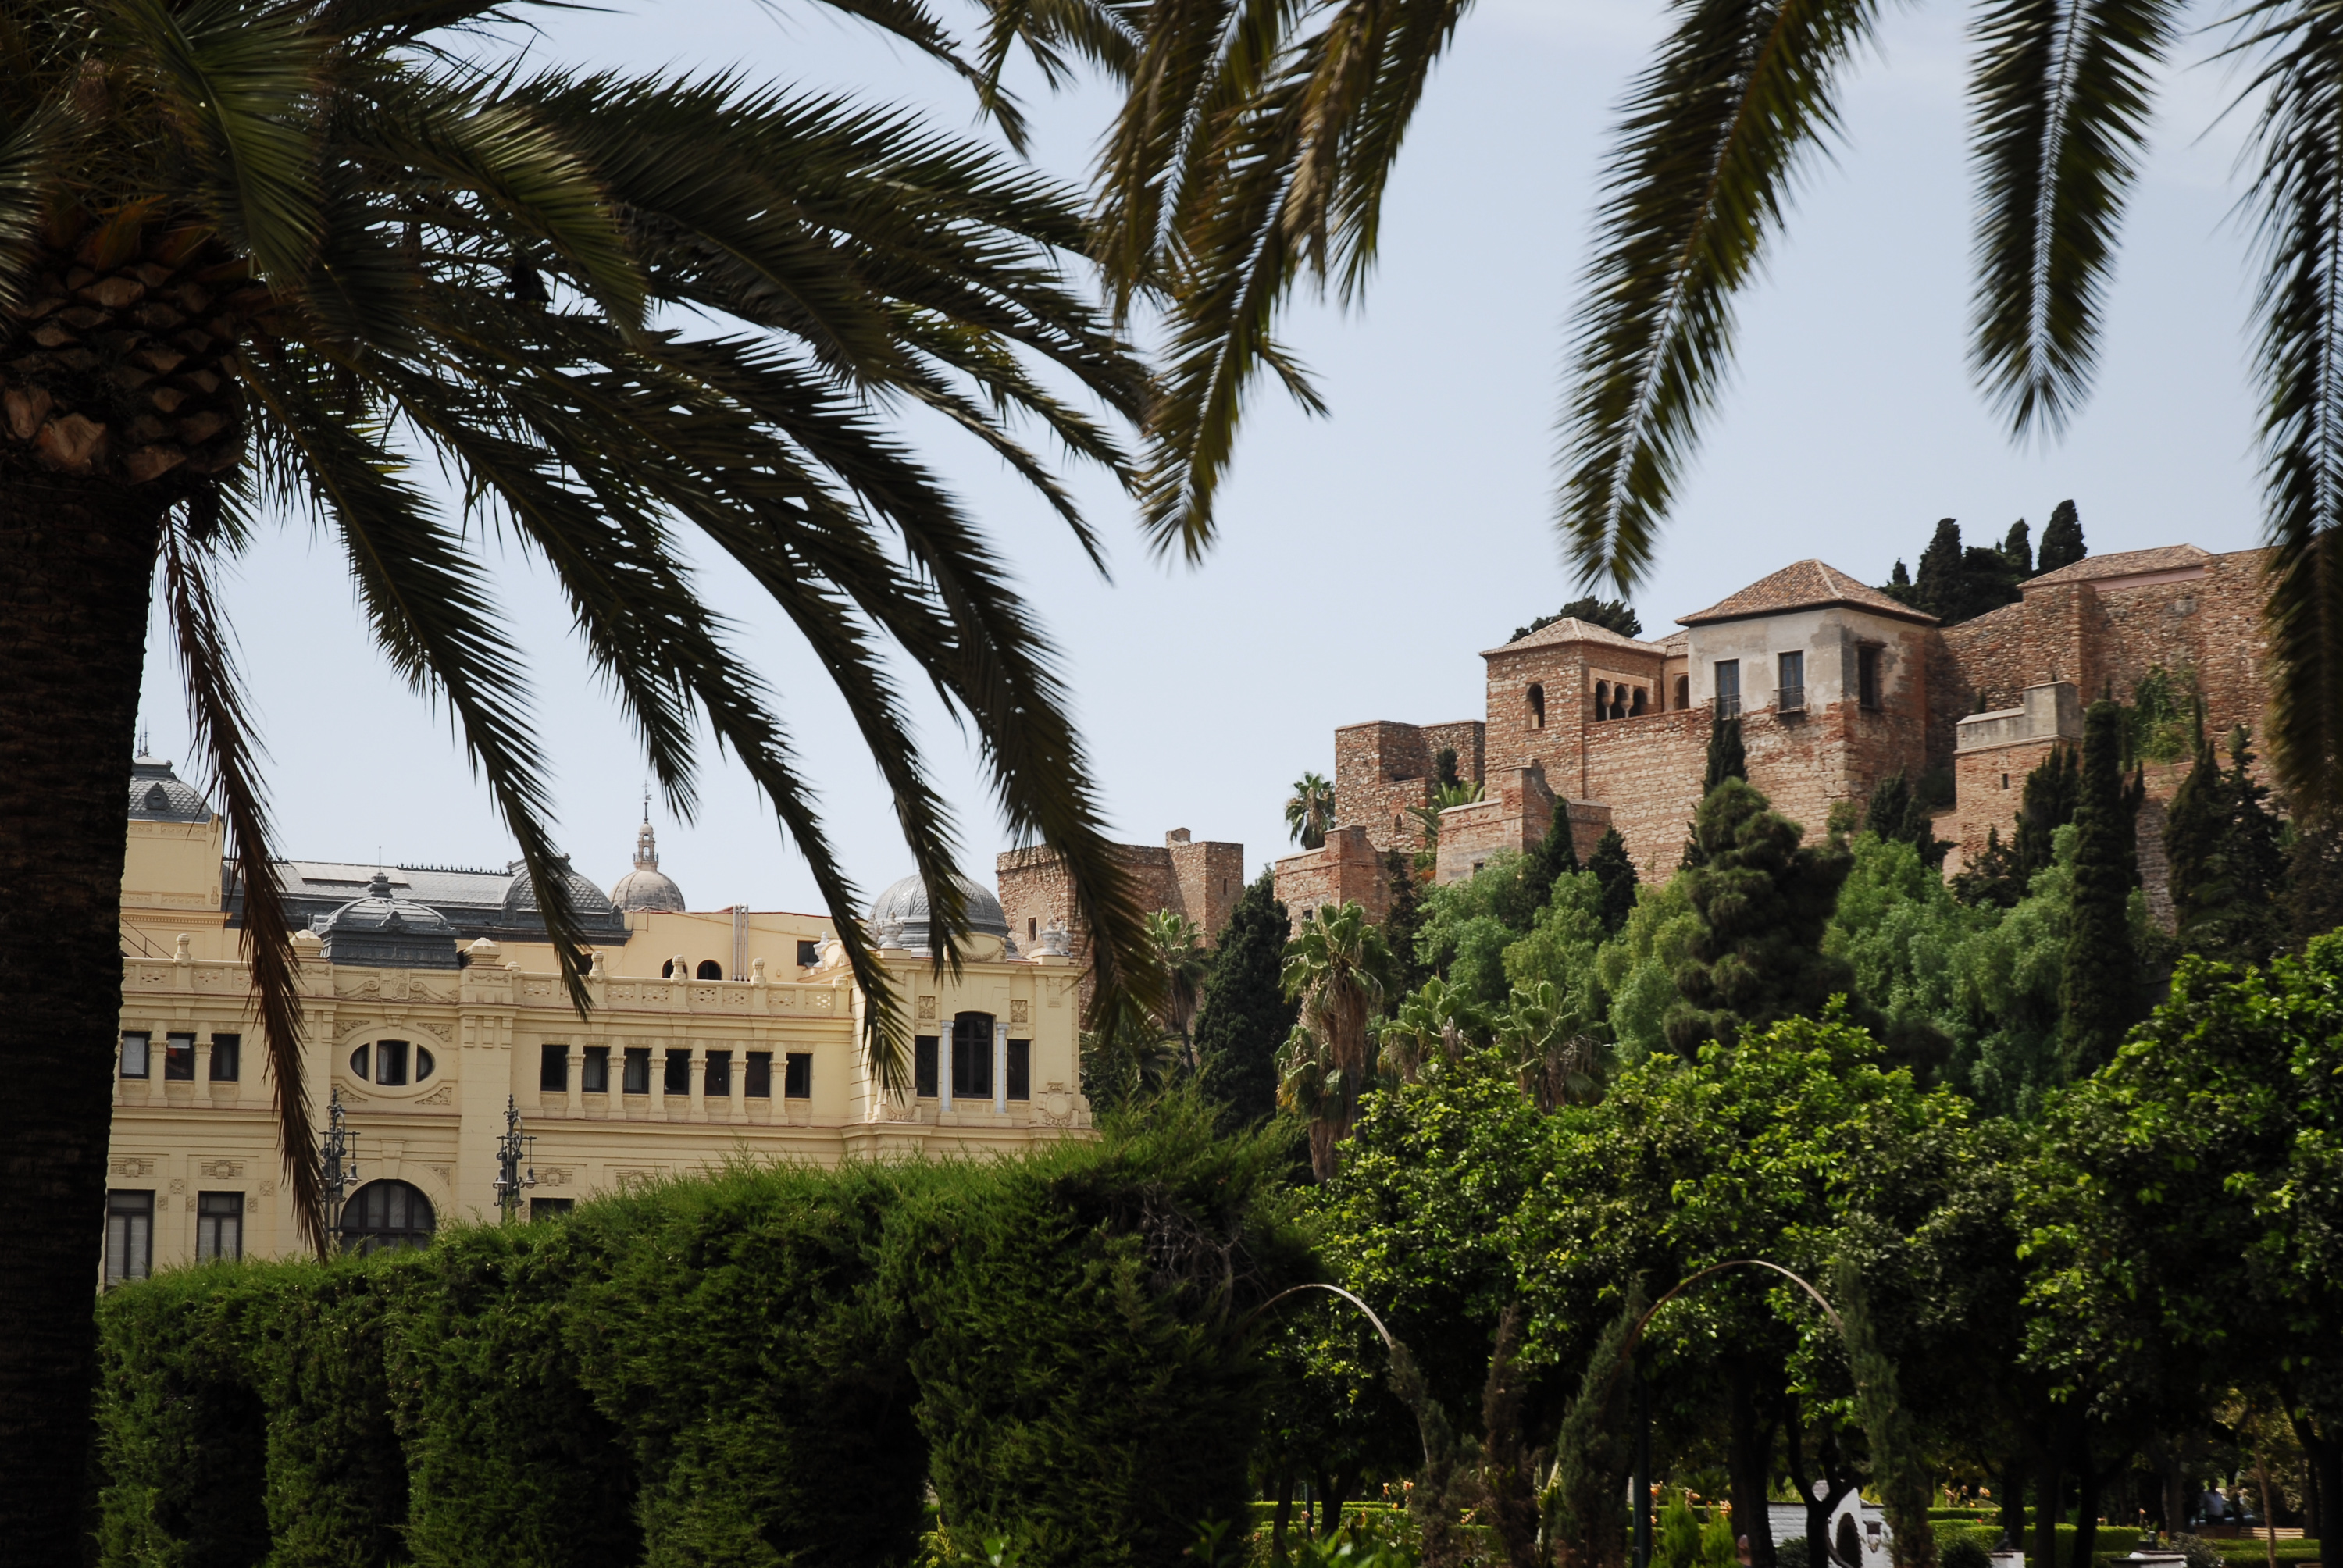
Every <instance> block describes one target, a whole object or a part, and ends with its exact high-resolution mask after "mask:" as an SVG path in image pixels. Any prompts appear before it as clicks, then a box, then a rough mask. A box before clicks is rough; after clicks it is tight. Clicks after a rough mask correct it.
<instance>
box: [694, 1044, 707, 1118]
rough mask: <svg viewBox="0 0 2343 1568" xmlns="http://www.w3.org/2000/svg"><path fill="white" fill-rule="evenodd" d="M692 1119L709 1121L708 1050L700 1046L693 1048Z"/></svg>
mask: <svg viewBox="0 0 2343 1568" xmlns="http://www.w3.org/2000/svg"><path fill="white" fill-rule="evenodd" d="M691 1119H692V1120H693V1121H707V1120H708V1050H707V1048H706V1047H704V1046H698V1045H695V1046H693V1047H692V1048H691Z"/></svg>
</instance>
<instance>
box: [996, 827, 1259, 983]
mask: <svg viewBox="0 0 2343 1568" xmlns="http://www.w3.org/2000/svg"><path fill="white" fill-rule="evenodd" d="M1111 853H1112V854H1113V856H1114V859H1115V861H1116V863H1117V864H1119V865H1120V866H1121V868H1122V869H1123V873H1124V875H1126V876H1127V877H1129V878H1130V879H1131V883H1132V885H1133V886H1134V887H1136V888H1137V889H1138V890H1139V895H1140V902H1141V908H1143V909H1146V910H1150V911H1152V910H1172V911H1173V912H1174V913H1177V914H1181V915H1184V916H1186V917H1187V918H1188V919H1189V920H1193V921H1195V922H1196V924H1197V925H1198V926H1199V927H1200V928H1202V930H1203V933H1204V945H1205V946H1206V947H1210V946H1212V944H1213V943H1214V942H1216V941H1218V940H1220V934H1221V930H1222V927H1224V926H1226V925H1227V924H1228V923H1229V916H1230V914H1231V913H1232V911H1233V910H1235V908H1236V901H1237V900H1238V899H1239V898H1240V897H1242V895H1243V893H1244V846H1243V845H1242V844H1231V843H1225V842H1219V841H1214V840H1206V841H1205V842H1202V843H1198V842H1195V841H1193V840H1192V839H1191V838H1190V836H1189V833H1188V829H1185V828H1175V829H1172V831H1171V832H1169V833H1167V834H1165V835H1164V836H1163V843H1162V846H1161V848H1157V847H1156V846H1154V845H1151V844H1115V845H1112V846H1111ZM993 879H994V890H995V892H996V893H997V895H998V896H999V898H1000V900H1001V912H1002V913H1004V914H1006V915H1007V916H1008V917H1009V934H1010V937H1011V939H1012V940H1014V941H1015V942H1016V943H1017V947H1018V950H1020V951H1021V952H1025V953H1031V952H1034V951H1036V950H1038V947H1039V942H1040V936H1041V932H1043V931H1045V930H1049V929H1050V928H1051V926H1053V925H1056V924H1058V923H1061V922H1062V923H1063V924H1064V926H1065V928H1066V931H1067V934H1068V935H1069V936H1070V937H1071V938H1072V950H1073V957H1074V961H1075V962H1076V963H1078V964H1080V965H1081V966H1082V976H1083V978H1082V990H1081V1000H1082V1001H1083V1002H1084V1003H1085V1004H1087V1003H1088V1002H1089V1000H1090V995H1091V981H1090V957H1091V931H1090V926H1089V923H1088V922H1087V921H1085V920H1082V919H1081V915H1080V913H1079V912H1078V911H1077V910H1076V909H1075V908H1074V887H1073V879H1072V878H1071V877H1070V876H1069V875H1068V874H1067V872H1066V867H1065V862H1064V861H1063V860H1061V859H1059V856H1058V852H1057V851H1056V850H1054V849H1047V848H1041V847H1036V848H1033V849H1011V850H1009V851H1007V852H1006V853H1004V854H1002V855H1001V856H1000V857H998V858H997V859H995V860H994V862H993Z"/></svg>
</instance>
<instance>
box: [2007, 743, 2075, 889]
mask: <svg viewBox="0 0 2343 1568" xmlns="http://www.w3.org/2000/svg"><path fill="white" fill-rule="evenodd" d="M2081 779H2082V761H2081V759H2080V758H2079V757H2077V755H2076V752H2075V749H2074V748H2073V747H2071V746H2054V747H2052V748H2051V749H2050V755H2049V756H2047V757H2046V758H2044V759H2042V761H2041V763H2040V764H2039V765H2038V766H2037V767H2036V769H2034V771H2033V772H2031V773H2028V774H2027V775H2026V789H2025V792H2024V793H2023V794H2022V795H2020V796H2019V798H2018V800H2019V804H2018V808H2017V836H2016V839H2015V841H2014V844H2013V847H2014V848H2015V849H2016V852H2017V873H2018V875H2019V876H2021V877H2024V878H2026V879H2029V880H2030V879H2032V878H2033V875H2034V873H2035V872H2036V871H2038V870H2040V869H2042V868H2043V867H2045V866H2046V865H2048V864H2049V863H2050V850H2051V835H2053V834H2054V833H2056V831H2057V830H2058V829H2061V828H2063V827H2065V826H2066V824H2067V823H2069V822H2071V821H2073V820H2074V819H2075V805H2076V802H2077V799H2079V791H2080V789H2081V788H2082V785H2081Z"/></svg>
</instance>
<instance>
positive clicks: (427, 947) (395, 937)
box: [316, 871, 461, 970]
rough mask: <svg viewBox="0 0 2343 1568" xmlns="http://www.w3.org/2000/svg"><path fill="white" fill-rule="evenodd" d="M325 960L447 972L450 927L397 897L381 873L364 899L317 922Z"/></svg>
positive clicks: (451, 954)
mask: <svg viewBox="0 0 2343 1568" xmlns="http://www.w3.org/2000/svg"><path fill="white" fill-rule="evenodd" d="M316 930H317V935H318V936H319V937H321V938H323V939H324V941H325V949H326V954H325V956H326V961H327V963H337V964H360V965H364V966H365V967H367V968H369V969H387V970H452V969H457V968H459V967H461V966H460V964H459V963H458V960H457V957H456V928H455V927H454V926H453V925H451V924H450V923H449V922H448V920H447V916H445V915H443V914H441V913H440V912H439V911H438V910H435V909H433V908H432V907H431V906H430V905H428V904H418V903H417V902H416V901H415V900H412V899H402V898H400V897H398V896H397V894H395V893H393V892H392V891H391V890H390V878H389V876H388V875H387V873H385V872H382V871H377V872H376V873H375V874H374V880H373V881H371V882H368V883H367V890H366V897H365V898H363V899H352V900H350V901H349V902H348V903H347V904H344V905H343V906H342V907H341V908H340V909H338V910H335V911H334V912H333V913H332V914H330V915H327V916H326V917H325V918H324V919H322V920H318V921H317V926H316Z"/></svg>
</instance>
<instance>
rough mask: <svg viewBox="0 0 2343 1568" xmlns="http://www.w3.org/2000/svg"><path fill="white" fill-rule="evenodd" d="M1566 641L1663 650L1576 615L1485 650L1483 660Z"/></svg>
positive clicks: (1643, 651) (1638, 650) (1642, 649)
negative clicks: (1494, 654) (1495, 654)
mask: <svg viewBox="0 0 2343 1568" xmlns="http://www.w3.org/2000/svg"><path fill="white" fill-rule="evenodd" d="M1563 642H1600V643H1607V644H1609V645H1610V646H1611V647H1613V648H1633V649H1634V650H1635V651H1636V652H1637V653H1657V652H1659V651H1660V650H1659V648H1657V647H1655V646H1654V645H1653V644H1651V643H1648V642H1637V641H1636V640H1635V639H1634V638H1632V637H1621V636H1620V635H1619V634H1618V633H1617V632H1615V631H1613V630H1612V629H1611V628H1609V627H1607V626H1597V625H1595V624H1594V622H1593V621H1591V620H1581V619H1579V618H1577V617H1576V616H1574V615H1566V616H1564V617H1563V618H1561V619H1560V620H1557V621H1553V622H1549V623H1548V624H1547V625H1544V626H1542V627H1540V628H1537V629H1536V630H1535V631H1534V632H1532V633H1530V634H1529V636H1527V637H1524V638H1515V639H1514V640H1513V641H1512V642H1509V643H1507V644H1505V645H1504V646H1503V648H1483V649H1482V650H1481V657H1482V658H1488V657H1489V655H1491V654H1493V653H1516V652H1519V651H1520V650H1521V649H1523V648H1551V647H1553V646H1554V644H1556V643H1563Z"/></svg>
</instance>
